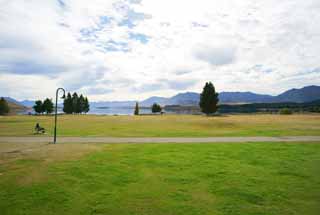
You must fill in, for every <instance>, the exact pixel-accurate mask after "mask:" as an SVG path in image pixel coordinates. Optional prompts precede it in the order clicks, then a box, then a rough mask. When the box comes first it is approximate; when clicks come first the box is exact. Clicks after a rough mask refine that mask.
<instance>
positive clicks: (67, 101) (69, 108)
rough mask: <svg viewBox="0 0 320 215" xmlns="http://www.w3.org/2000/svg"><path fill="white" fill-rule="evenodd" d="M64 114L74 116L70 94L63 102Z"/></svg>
mask: <svg viewBox="0 0 320 215" xmlns="http://www.w3.org/2000/svg"><path fill="white" fill-rule="evenodd" d="M63 112H65V113H66V114H72V97H71V94H70V93H68V94H67V97H66V98H65V99H64V101H63Z"/></svg>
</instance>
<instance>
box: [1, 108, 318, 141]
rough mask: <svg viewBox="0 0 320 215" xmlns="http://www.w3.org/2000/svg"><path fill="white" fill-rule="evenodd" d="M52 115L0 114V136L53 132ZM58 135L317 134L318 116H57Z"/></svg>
mask: <svg viewBox="0 0 320 215" xmlns="http://www.w3.org/2000/svg"><path fill="white" fill-rule="evenodd" d="M53 120H54V118H53V117H52V116H7V117H0V136H30V135H33V128H34V126H35V124H36V123H37V122H39V123H40V125H41V126H43V127H45V128H46V129H47V131H48V132H47V135H52V133H53ZM58 133H59V135H60V136H113V137H209V136H284V135H296V136H301V135H320V115H319V114H318V115H302V114H301V115H300V114H299V115H289V116H284V115H228V116H220V117H205V116H192V115H164V116H96V115H74V116H72V115H71V116H66V115H64V116H59V119H58Z"/></svg>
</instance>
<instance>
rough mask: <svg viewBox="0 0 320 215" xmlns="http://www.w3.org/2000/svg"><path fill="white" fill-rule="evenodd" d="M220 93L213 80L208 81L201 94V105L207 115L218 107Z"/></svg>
mask: <svg viewBox="0 0 320 215" xmlns="http://www.w3.org/2000/svg"><path fill="white" fill-rule="evenodd" d="M218 102H219V99H218V93H216V90H215V88H214V86H213V84H212V83H211V82H207V83H206V85H205V86H204V88H203V91H202V93H201V94H200V102H199V106H200V108H201V111H202V112H203V113H205V114H207V115H209V114H213V113H215V112H216V111H217V109H218Z"/></svg>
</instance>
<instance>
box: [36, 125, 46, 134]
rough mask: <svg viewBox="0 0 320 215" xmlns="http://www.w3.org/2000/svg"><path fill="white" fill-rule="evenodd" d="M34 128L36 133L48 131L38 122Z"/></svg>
mask: <svg viewBox="0 0 320 215" xmlns="http://www.w3.org/2000/svg"><path fill="white" fill-rule="evenodd" d="M34 130H35V133H36V134H44V133H45V132H46V129H45V128H43V127H41V126H40V125H39V123H37V124H36V127H35V128H34Z"/></svg>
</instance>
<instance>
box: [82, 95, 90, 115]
mask: <svg viewBox="0 0 320 215" xmlns="http://www.w3.org/2000/svg"><path fill="white" fill-rule="evenodd" d="M89 110H90V105H89V101H88V98H87V97H85V98H84V110H83V111H84V112H85V113H88V112H89Z"/></svg>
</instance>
